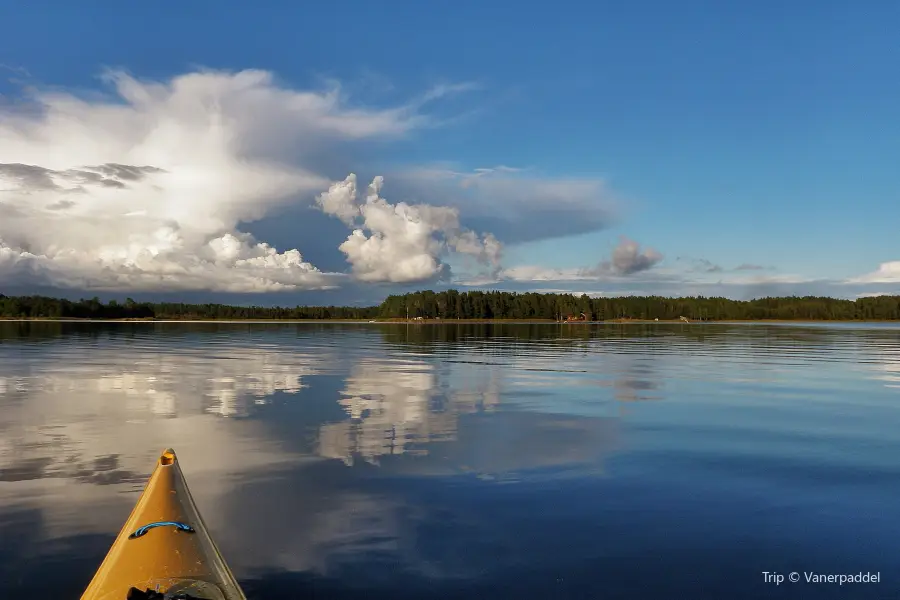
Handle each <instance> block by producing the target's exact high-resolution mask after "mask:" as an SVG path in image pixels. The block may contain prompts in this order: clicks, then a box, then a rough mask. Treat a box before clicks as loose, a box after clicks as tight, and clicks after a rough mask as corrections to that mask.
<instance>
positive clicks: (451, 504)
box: [0, 323, 900, 600]
mask: <svg viewBox="0 0 900 600" xmlns="http://www.w3.org/2000/svg"><path fill="white" fill-rule="evenodd" d="M898 398H900V328H897V327H892V326H863V325H855V326H842V325H828V326H780V325H747V324H734V325H700V324H691V325H683V324H679V325H646V326H644V325H565V326H560V325H556V324H548V325H440V326H435V325H414V326H406V325H372V324H346V325H339V324H318V323H303V324H252V325H250V324H214V323H183V324H169V323H166V324H159V323H120V324H76V323H66V324H63V323H0V598H13V597H28V598H31V599H43V598H46V599H48V600H49V599H57V598H77V597H78V596H79V594H80V593H81V591H83V589H84V587H85V586H86V585H87V582H88V581H89V580H90V577H91V576H92V574H93V572H94V570H95V569H96V568H97V566H98V565H99V563H100V561H101V560H102V558H103V556H104V555H105V553H106V551H107V550H108V548H109V545H110V543H111V542H112V539H113V537H114V535H115V533H116V532H117V531H118V529H119V527H121V525H122V523H123V522H124V520H125V519H126V517H127V515H128V513H129V511H130V509H131V507H132V506H133V504H134V502H135V501H136V499H137V496H138V494H139V493H140V490H141V488H142V486H143V484H144V482H145V481H146V478H147V476H148V475H149V473H150V471H151V470H152V468H153V466H154V461H155V459H156V457H157V456H158V453H159V451H160V450H161V449H162V448H164V447H166V446H172V447H174V448H175V449H176V451H177V452H178V454H179V458H180V460H181V462H182V467H183V469H184V470H185V473H186V475H187V477H188V482H189V484H190V486H191V488H192V491H193V494H194V496H195V499H196V500H197V502H198V504H199V506H200V508H201V511H202V512H203V513H204V516H205V519H206V521H207V524H208V525H209V526H210V529H211V530H212V533H213V535H214V537H215V538H216V540H217V542H218V544H219V546H220V548H221V549H222V551H223V553H224V554H225V557H226V559H227V560H228V562H229V563H230V564H231V566H232V568H233V570H234V571H235V573H236V575H237V576H238V578H239V579H240V581H241V583H242V585H243V586H244V587H245V590H246V592H247V593H248V596H250V597H252V598H260V599H263V598H265V599H272V600H278V599H282V598H284V599H287V598H305V597H327V598H392V599H397V598H424V599H430V598H535V599H538V598H540V599H544V598H760V597H766V598H768V597H773V598H775V597H785V598H787V597H792V598H800V597H803V598H888V597H898V596H900V573H898V572H897V570H896V565H897V557H898V556H900V518H898V517H900V510H898V508H897V504H898V500H900V410H898V405H897V401H898ZM763 571H770V572H780V573H782V574H785V575H786V574H788V573H790V572H791V571H797V572H800V573H801V574H802V573H803V572H804V571H817V572H823V573H832V572H834V573H856V572H859V571H863V572H867V571H872V572H879V571H880V573H881V582H880V583H878V584H869V585H860V584H856V585H852V586H846V585H845V586H842V587H839V586H837V585H834V584H830V585H829V584H820V585H818V586H815V585H814V584H807V583H804V582H803V581H801V582H800V583H796V584H791V583H789V582H788V581H785V582H784V583H782V584H781V585H779V586H776V585H774V584H771V583H769V584H767V583H765V581H764V577H763V575H762V572H763Z"/></svg>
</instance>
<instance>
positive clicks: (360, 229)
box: [317, 174, 502, 283]
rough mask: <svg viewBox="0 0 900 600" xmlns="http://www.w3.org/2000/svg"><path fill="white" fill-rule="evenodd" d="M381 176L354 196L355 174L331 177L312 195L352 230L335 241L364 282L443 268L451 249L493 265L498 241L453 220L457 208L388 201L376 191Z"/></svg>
mask: <svg viewBox="0 0 900 600" xmlns="http://www.w3.org/2000/svg"><path fill="white" fill-rule="evenodd" d="M383 183H384V179H383V178H382V177H381V176H378V177H375V179H374V180H373V181H372V183H371V184H369V186H368V188H367V190H366V197H365V201H364V202H362V201H360V199H359V197H358V191H357V181H356V175H355V174H350V175H349V176H348V177H347V178H346V179H345V180H344V181H342V182H338V183H335V184H334V185H332V186H331V187H330V188H329V190H328V191H327V192H325V193H323V194H321V195H320V196H319V197H318V199H317V201H318V204H319V206H320V207H321V209H322V210H323V211H324V212H325V213H327V214H330V215H333V216H335V217H337V218H339V219H340V220H341V221H343V222H344V223H345V224H346V225H347V226H348V227H353V228H354V229H353V232H352V233H351V234H350V235H349V236H348V237H347V240H346V241H345V242H344V243H343V244H341V246H340V250H341V251H342V252H343V253H344V254H346V256H347V260H348V262H350V264H351V265H352V270H353V274H354V276H355V277H356V278H357V279H359V280H361V281H368V282H392V283H403V282H414V281H425V280H428V279H431V278H434V277H438V276H440V275H442V274H444V273H445V271H446V269H447V265H446V263H444V262H443V261H442V256H444V255H445V254H446V253H447V252H456V253H458V254H461V255H466V256H470V257H473V258H475V259H476V260H477V261H478V262H480V263H482V264H484V265H490V266H491V267H493V268H495V269H496V268H498V265H499V261H500V254H501V250H502V248H501V245H500V243H499V242H498V241H497V239H496V238H495V237H494V236H493V235H491V234H490V233H488V234H485V235H483V236H479V235H478V234H476V233H475V232H473V231H470V230H467V229H464V228H462V227H461V226H460V223H459V211H458V210H457V209H456V208H451V207H446V206H432V205H429V204H415V205H410V204H407V203H405V202H399V203H397V204H391V203H390V202H388V201H387V200H385V199H384V198H382V197H381V188H382V185H383Z"/></svg>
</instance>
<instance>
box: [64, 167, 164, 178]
mask: <svg viewBox="0 0 900 600" xmlns="http://www.w3.org/2000/svg"><path fill="white" fill-rule="evenodd" d="M82 168H83V169H85V170H88V171H96V172H97V173H100V174H102V175H105V176H106V177H113V178H115V179H120V180H125V181H140V180H141V179H144V178H145V177H146V176H147V175H153V174H155V173H165V172H166V171H165V169H160V168H159V167H151V166H143V167H136V166H132V165H120V164H118V163H106V164H104V165H99V166H96V167H82Z"/></svg>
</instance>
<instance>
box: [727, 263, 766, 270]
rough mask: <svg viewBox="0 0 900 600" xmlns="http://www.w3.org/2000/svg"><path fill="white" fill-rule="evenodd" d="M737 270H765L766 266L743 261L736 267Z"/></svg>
mask: <svg viewBox="0 0 900 600" xmlns="http://www.w3.org/2000/svg"><path fill="white" fill-rule="evenodd" d="M734 270H735V271H765V270H766V268H765V267H763V266H761V265H754V264H750V263H742V264H740V265H738V266H736V267H735V268H734Z"/></svg>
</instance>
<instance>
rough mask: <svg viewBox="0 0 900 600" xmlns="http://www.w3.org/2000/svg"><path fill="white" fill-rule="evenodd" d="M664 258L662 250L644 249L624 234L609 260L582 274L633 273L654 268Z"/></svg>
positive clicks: (585, 270)
mask: <svg viewBox="0 0 900 600" xmlns="http://www.w3.org/2000/svg"><path fill="white" fill-rule="evenodd" d="M662 259H663V255H662V254H661V253H660V252H658V251H656V250H654V249H653V248H644V249H643V250H642V249H641V246H640V244H638V243H637V242H636V241H634V240H632V239H630V238H627V237H625V236H624V235H623V236H622V237H621V238H620V239H619V243H618V244H617V245H616V247H615V248H613V251H612V256H611V257H610V259H609V260H604V261H602V262H600V263H599V264H598V265H597V266H595V267H591V268H589V269H584V270H582V272H581V274H583V275H588V276H601V275H633V274H635V273H639V272H641V271H646V270H648V269H652V268H653V267H654V266H656V265H657V264H659V262H660V261H661V260H662Z"/></svg>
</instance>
